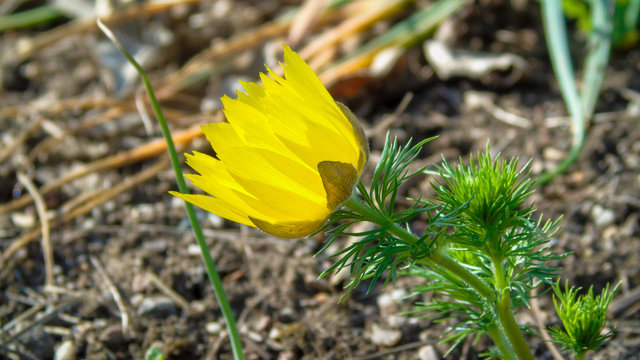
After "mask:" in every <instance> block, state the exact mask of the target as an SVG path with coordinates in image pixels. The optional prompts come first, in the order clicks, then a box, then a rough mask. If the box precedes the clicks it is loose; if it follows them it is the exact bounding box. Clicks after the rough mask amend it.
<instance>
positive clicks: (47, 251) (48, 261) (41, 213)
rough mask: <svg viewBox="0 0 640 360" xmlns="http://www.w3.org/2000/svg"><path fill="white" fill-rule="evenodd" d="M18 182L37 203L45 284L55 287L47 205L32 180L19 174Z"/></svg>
mask: <svg viewBox="0 0 640 360" xmlns="http://www.w3.org/2000/svg"><path fill="white" fill-rule="evenodd" d="M18 181H19V182H20V183H21V184H22V185H24V187H25V188H26V189H27V191H28V192H29V194H30V195H31V197H32V198H33V200H34V201H35V203H36V211H37V212H38V217H39V218H40V232H41V234H42V254H43V257H44V267H45V284H46V286H51V285H53V250H52V248H51V232H50V227H49V219H48V217H47V205H46V203H45V202H44V199H43V198H42V194H40V192H39V191H38V189H37V188H36V186H35V185H34V184H33V181H31V179H30V178H29V177H28V176H27V175H25V174H23V173H20V172H19V173H18Z"/></svg>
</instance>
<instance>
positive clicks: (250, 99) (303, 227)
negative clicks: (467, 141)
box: [172, 46, 369, 238]
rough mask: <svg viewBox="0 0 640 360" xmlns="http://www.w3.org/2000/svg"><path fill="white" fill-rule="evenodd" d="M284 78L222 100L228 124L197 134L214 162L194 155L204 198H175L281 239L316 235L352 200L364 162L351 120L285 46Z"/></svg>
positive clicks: (248, 86) (363, 145) (362, 142)
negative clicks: (205, 142)
mask: <svg viewBox="0 0 640 360" xmlns="http://www.w3.org/2000/svg"><path fill="white" fill-rule="evenodd" d="M284 53H285V54H284V60H285V64H284V65H283V69H284V77H282V76H278V75H277V74H276V73H274V72H273V71H271V69H268V68H267V74H268V75H265V74H260V78H261V80H262V86H261V85H258V84H255V83H247V82H242V83H241V84H242V86H243V88H244V92H238V93H237V99H235V100H234V99H231V98H229V97H227V96H225V97H223V98H222V103H223V105H224V113H225V115H226V117H227V121H226V122H222V123H214V124H207V125H205V126H203V127H202V131H203V133H204V134H205V135H206V137H207V140H208V141H209V142H210V143H211V144H212V148H213V150H214V151H215V157H212V156H208V155H205V154H202V153H198V152H194V153H193V155H187V164H188V165H189V166H191V167H192V168H193V169H194V170H195V171H197V172H198V173H199V174H192V175H188V176H187V177H188V178H189V179H190V180H191V181H192V183H193V185H194V186H196V187H199V188H201V189H202V190H204V191H205V192H207V193H208V194H209V195H211V196H207V195H183V194H177V193H172V194H174V195H175V196H178V197H180V198H182V199H185V200H187V201H189V202H191V203H193V204H194V205H197V206H200V207H202V208H204V209H206V210H208V211H211V212H215V213H216V214H218V215H220V216H222V217H225V218H227V219H230V220H233V221H237V222H239V223H242V224H247V225H250V226H256V227H258V228H260V229H262V230H263V231H265V232H267V233H269V234H271V235H274V236H279V237H286V238H291V237H300V236H304V235H308V234H309V233H311V232H313V231H315V230H316V229H318V228H319V227H320V226H322V224H323V223H324V222H325V221H326V219H327V218H328V216H329V214H330V213H331V212H332V211H333V210H335V208H336V207H337V206H339V205H340V203H342V202H343V201H345V200H346V199H347V198H348V197H349V196H350V195H351V193H352V191H353V188H354V186H355V184H356V182H357V181H358V177H359V176H360V174H361V173H362V171H363V169H364V164H365V162H366V160H367V157H368V151H369V150H368V145H367V141H366V138H365V136H364V132H363V131H362V128H361V127H360V125H359V123H358V121H357V119H356V117H355V116H354V115H353V114H352V113H351V111H349V109H347V108H346V107H345V106H344V105H342V104H339V103H336V102H335V101H334V100H333V99H332V98H331V95H329V92H328V91H327V90H326V89H325V88H324V86H323V85H322V83H321V82H320V80H319V79H318V77H317V76H316V75H315V74H314V73H313V71H312V70H311V68H309V66H308V65H307V64H306V63H305V62H304V61H303V60H302V58H301V57H300V56H299V55H298V54H296V53H295V52H293V51H292V50H291V49H290V48H289V47H287V46H285V47H284Z"/></svg>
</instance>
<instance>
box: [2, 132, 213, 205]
mask: <svg viewBox="0 0 640 360" xmlns="http://www.w3.org/2000/svg"><path fill="white" fill-rule="evenodd" d="M199 136H202V132H201V131H200V126H199V125H197V126H192V127H190V128H187V129H185V130H182V131H177V132H175V134H174V136H173V141H174V143H176V145H178V146H186V145H187V144H188V143H190V142H191V141H192V140H193V139H195V138H196V137H199ZM165 151H166V143H165V141H164V139H160V138H158V139H154V140H151V141H149V142H147V143H145V144H143V145H140V146H138V147H137V148H134V149H132V150H129V151H127V152H124V153H119V154H115V155H112V156H109V157H106V158H103V159H99V160H96V161H94V162H92V163H90V164H88V165H87V166H86V167H84V168H82V169H78V170H76V171H73V172H71V173H68V174H67V175H65V176H63V177H61V178H58V179H56V180H54V181H51V182H49V183H47V184H46V185H44V186H42V188H41V189H40V193H41V194H43V195H46V194H48V193H50V192H51V191H53V190H56V189H59V188H60V187H62V186H63V185H65V184H67V183H69V182H71V181H73V180H76V179H78V178H81V177H83V176H86V175H88V174H91V173H93V172H97V171H101V170H105V169H110V168H119V167H122V166H126V165H129V164H134V163H137V162H139V161H141V160H144V159H148V158H150V157H153V156H157V155H159V154H162V153H164V152H165ZM32 201H33V197H32V196H31V195H30V194H25V195H22V196H21V197H19V198H17V199H15V200H13V201H11V202H9V203H7V204H4V205H0V215H2V214H6V213H8V212H10V211H14V210H17V209H20V208H22V207H24V206H27V205H29V204H31V202H32Z"/></svg>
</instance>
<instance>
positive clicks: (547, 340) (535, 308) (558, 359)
mask: <svg viewBox="0 0 640 360" xmlns="http://www.w3.org/2000/svg"><path fill="white" fill-rule="evenodd" d="M537 290H538V288H534V289H533V290H532V292H531V300H529V304H531V312H532V313H533V317H534V318H535V319H536V326H537V327H538V332H539V333H540V336H541V337H542V340H544V345H545V346H546V347H547V350H549V353H550V354H551V356H552V357H553V359H554V360H564V357H563V356H562V354H560V351H558V349H557V348H556V347H555V346H554V345H553V342H552V340H553V339H552V338H551V336H550V335H549V333H548V332H547V329H545V326H544V322H543V320H542V316H541V311H540V304H539V301H538V298H537V297H536V296H537Z"/></svg>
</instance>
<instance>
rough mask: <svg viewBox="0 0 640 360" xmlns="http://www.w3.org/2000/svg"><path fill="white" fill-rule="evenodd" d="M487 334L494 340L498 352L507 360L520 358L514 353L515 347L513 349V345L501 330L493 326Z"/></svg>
mask: <svg viewBox="0 0 640 360" xmlns="http://www.w3.org/2000/svg"><path fill="white" fill-rule="evenodd" d="M487 334H488V335H489V336H490V337H491V339H492V340H493V343H494V344H495V345H496V347H497V348H498V350H500V354H501V355H502V356H503V358H504V359H506V360H516V359H518V357H517V356H516V354H515V352H514V351H513V347H511V343H509V340H508V339H507V337H506V336H505V334H504V332H503V331H501V330H500V328H499V327H497V326H491V327H489V328H488V329H487Z"/></svg>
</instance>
